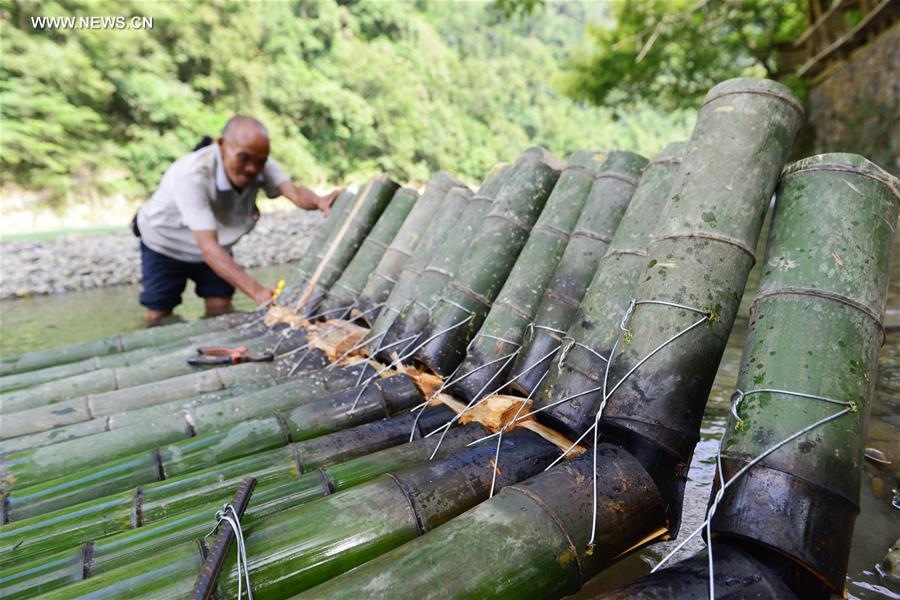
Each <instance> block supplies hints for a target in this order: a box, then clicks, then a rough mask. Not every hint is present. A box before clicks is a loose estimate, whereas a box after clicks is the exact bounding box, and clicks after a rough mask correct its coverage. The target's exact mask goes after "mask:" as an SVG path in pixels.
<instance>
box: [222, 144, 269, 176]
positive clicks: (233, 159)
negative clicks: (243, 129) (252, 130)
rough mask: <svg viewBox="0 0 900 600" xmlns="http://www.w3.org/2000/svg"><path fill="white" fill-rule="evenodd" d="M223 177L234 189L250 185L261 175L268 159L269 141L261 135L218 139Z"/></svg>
mask: <svg viewBox="0 0 900 600" xmlns="http://www.w3.org/2000/svg"><path fill="white" fill-rule="evenodd" d="M218 144H219V149H220V150H221V151H222V166H223V167H224V169H225V175H227V176H228V180H229V181H230V182H231V185H233V186H234V187H236V188H239V189H240V188H244V187H247V186H248V185H250V184H251V183H252V182H253V181H254V180H255V179H256V178H257V177H259V174H260V173H262V171H263V167H264V166H265V165H266V159H267V158H269V140H267V139H266V138H265V137H264V136H262V135H238V136H229V137H228V138H219V140H218Z"/></svg>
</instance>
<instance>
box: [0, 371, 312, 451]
mask: <svg viewBox="0 0 900 600" xmlns="http://www.w3.org/2000/svg"><path fill="white" fill-rule="evenodd" d="M316 356H317V358H318V355H316ZM297 360H298V359H297V358H296V357H288V358H284V359H280V360H274V361H272V362H262V363H246V364H242V365H235V366H233V367H229V368H217V369H203V370H199V371H196V372H195V373H190V374H187V375H182V376H180V377H172V378H170V379H163V380H161V381H159V382H150V383H145V384H143V385H137V386H133V387H128V388H124V389H121V390H113V391H110V392H104V393H100V394H89V395H87V396H84V397H81V398H73V399H72V400H64V401H62V402H56V403H54V404H51V405H48V406H38V407H36V408H32V409H30V410H23V411H18V412H14V413H10V414H6V415H3V432H2V439H3V440H4V442H3V443H2V446H3V448H4V451H7V452H8V451H9V450H8V449H7V448H8V445H7V443H6V441H7V439H8V438H16V437H18V436H23V435H27V434H32V433H36V432H54V431H55V432H56V435H54V436H53V439H55V440H58V439H60V438H61V437H62V436H64V435H65V432H62V431H57V430H58V428H60V427H65V426H70V425H76V424H80V423H85V422H88V421H99V422H100V423H101V424H102V430H103V431H110V430H112V429H114V428H116V427H118V426H119V423H115V422H114V420H113V419H112V418H111V417H112V415H114V414H117V413H125V412H129V411H136V410H141V409H146V408H153V407H158V408H159V410H151V411H150V413H148V414H153V413H156V414H157V415H158V416H164V415H167V414H172V411H166V409H167V408H168V407H170V406H172V404H171V403H172V402H177V401H182V400H186V399H189V398H196V397H197V396H198V395H200V394H205V393H209V392H219V391H224V390H228V389H235V388H242V387H246V386H252V385H257V384H266V383H268V384H269V385H275V384H277V383H282V382H284V381H285V380H286V377H287V375H288V373H290V372H291V369H293V366H294V365H295V364H296V362H297ZM324 363H325V359H324V358H321V359H320V360H311V361H309V362H308V363H304V365H307V364H308V367H309V368H307V369H304V371H300V373H299V374H301V375H302V374H303V373H304V372H306V371H309V370H311V369H312V368H317V367H320V366H323V365H324ZM295 373H296V372H295ZM176 406H180V404H176ZM177 410H178V409H177V408H176V410H175V412H177ZM107 417H110V418H107ZM128 421H130V419H128ZM89 429H92V428H89Z"/></svg>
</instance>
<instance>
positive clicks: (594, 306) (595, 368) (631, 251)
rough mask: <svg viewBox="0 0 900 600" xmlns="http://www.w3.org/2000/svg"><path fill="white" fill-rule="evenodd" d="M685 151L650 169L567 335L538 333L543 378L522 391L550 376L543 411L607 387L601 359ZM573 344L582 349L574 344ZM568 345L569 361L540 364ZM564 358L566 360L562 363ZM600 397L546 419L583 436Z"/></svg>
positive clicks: (540, 400) (668, 154) (660, 158)
mask: <svg viewBox="0 0 900 600" xmlns="http://www.w3.org/2000/svg"><path fill="white" fill-rule="evenodd" d="M684 149H685V145H684V144H681V143H678V144H670V145H669V146H667V147H666V148H665V149H664V150H663V151H662V152H660V154H658V155H657V156H656V157H655V158H654V159H653V161H652V162H650V163H649V164H648V165H647V168H646V170H645V171H644V173H643V175H642V176H641V178H640V181H639V183H638V187H637V189H636V190H635V192H634V196H633V197H632V199H631V203H630V204H629V205H628V208H627V209H626V211H625V214H624V216H623V217H622V220H621V221H620V223H619V227H618V229H617V230H616V232H615V234H614V236H613V238H612V241H611V243H610V246H609V248H608V250H607V252H606V254H604V255H603V256H602V257H601V258H600V259H599V261H598V262H597V265H596V270H595V272H594V275H593V277H592V279H591V282H590V285H589V286H588V287H587V289H586V290H585V292H584V296H583V298H582V302H581V306H580V308H578V310H576V311H575V315H574V317H573V318H572V319H571V325H570V326H569V328H568V330H567V335H566V336H561V335H559V334H552V332H538V334H544V335H542V336H541V337H538V334H536V337H535V340H534V341H533V342H532V347H534V348H535V349H536V350H537V351H538V352H540V354H538V356H537V357H536V358H534V359H533V361H532V363H531V364H529V365H528V366H529V367H532V368H533V371H536V372H538V373H539V377H537V378H533V377H530V378H529V379H527V380H526V381H521V380H520V381H521V387H522V391H525V392H526V394H527V393H530V392H531V391H532V390H533V389H534V386H536V385H537V383H538V382H539V381H540V378H541V377H543V376H544V373H546V380H545V382H544V383H543V385H542V386H541V388H540V391H539V393H538V394H537V395H536V398H535V404H536V405H537V406H538V407H546V406H549V405H552V404H553V403H554V402H557V401H559V400H561V399H564V398H568V397H570V396H573V395H575V394H579V393H581V392H584V391H585V390H589V389H593V388H596V387H598V386H600V385H602V383H603V373H604V370H605V366H606V363H605V362H604V360H603V358H601V357H604V358H605V357H606V356H608V354H609V351H610V349H611V348H612V346H613V344H614V343H615V341H616V338H617V336H618V334H619V321H620V320H621V318H622V311H623V310H624V309H625V307H627V306H628V303H629V301H630V299H631V297H632V295H633V294H634V288H635V286H636V285H637V283H638V279H639V278H640V275H641V273H642V272H643V270H644V268H645V267H646V266H647V261H648V259H647V244H648V243H649V241H650V236H651V235H652V233H653V232H654V231H655V230H656V227H657V219H658V218H659V217H658V216H659V215H660V214H661V213H662V211H663V208H664V207H665V205H666V203H667V202H668V200H669V192H670V191H671V187H672V182H673V180H674V179H675V176H676V173H677V172H678V167H679V165H680V160H681V159H680V156H681V155H682V153H683V152H684ZM560 304H562V303H560ZM547 334H550V335H547ZM564 338H567V339H564ZM572 341H577V342H578V343H579V344H581V345H578V346H577V345H572ZM562 346H567V348H566V349H567V352H566V353H565V355H564V356H561V353H560V352H557V353H556V354H554V355H553V358H552V361H548V362H547V363H546V364H540V363H538V359H540V358H541V357H542V356H544V355H546V354H547V353H549V352H550V351H552V350H553V349H554V348H558V349H562ZM588 348H590V350H588ZM591 350H593V352H592V351H591ZM541 351H543V352H541ZM594 352H596V353H597V354H599V355H600V356H598V355H597V354H595V353H594ZM561 358H563V359H564V360H562V361H561V360H560V359H561ZM536 363H538V364H536ZM529 375H531V373H529ZM595 396H596V394H594V395H593V396H591V395H585V396H578V397H575V398H573V399H572V400H570V401H569V402H565V403H563V404H560V405H558V406H556V407H551V408H549V409H548V410H547V411H546V414H545V418H547V419H548V420H549V421H550V422H551V423H553V424H554V426H556V427H563V428H564V429H565V430H566V431H567V432H569V433H570V434H571V433H573V432H575V431H582V430H583V428H584V423H585V421H586V420H589V419H590V418H591V417H592V415H593V412H591V410H592V408H593V401H594V397H595Z"/></svg>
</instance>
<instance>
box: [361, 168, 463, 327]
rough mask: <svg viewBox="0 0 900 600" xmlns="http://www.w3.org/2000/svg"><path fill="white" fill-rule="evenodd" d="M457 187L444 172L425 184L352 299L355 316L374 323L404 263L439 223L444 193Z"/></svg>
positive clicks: (417, 250) (454, 180)
mask: <svg viewBox="0 0 900 600" xmlns="http://www.w3.org/2000/svg"><path fill="white" fill-rule="evenodd" d="M460 185H462V184H461V183H460V182H459V181H457V180H456V179H455V178H454V177H453V176H451V175H450V174H449V173H445V172H443V171H441V172H439V173H438V174H437V175H435V176H434V177H432V178H431V180H430V181H429V182H428V184H426V186H425V189H424V190H422V196H421V197H420V198H419V199H418V200H417V201H416V203H415V205H414V206H413V208H412V210H411V211H410V213H409V216H408V217H407V218H406V219H405V220H404V221H403V225H402V226H401V227H400V229H399V230H398V231H397V234H396V235H394V237H393V240H392V241H391V243H390V245H389V246H388V247H387V249H386V250H385V251H384V256H382V257H381V260H380V261H379V262H378V265H377V266H376V267H375V269H374V270H373V271H372V273H371V274H370V275H369V276H368V279H367V281H366V282H365V287H364V288H363V289H362V291H361V292H360V293H359V294H358V297H357V298H354V300H355V301H356V302H355V303H356V308H355V309H354V314H362V315H365V316H366V319H365V322H367V323H370V324H371V323H374V322H375V319H376V318H377V316H378V313H379V312H380V306H381V305H382V304H383V303H384V302H385V300H387V298H388V296H389V295H390V293H391V290H392V289H393V287H394V285H396V283H397V280H398V277H399V276H400V273H401V272H402V271H403V268H404V267H405V266H406V263H407V262H408V261H409V260H410V259H411V258H412V257H413V256H414V255H415V254H417V253H419V252H420V247H421V246H422V245H423V242H424V241H425V237H424V235H425V232H426V231H427V230H428V229H429V228H430V227H431V223H432V221H433V220H434V218H435V217H436V216H437V217H438V222H439V223H440V222H441V215H443V213H444V210H442V209H443V208H444V200H445V199H446V197H447V193H448V192H449V191H450V190H451V189H452V188H453V187H455V186H460ZM444 227H446V225H444Z"/></svg>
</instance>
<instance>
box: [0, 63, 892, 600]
mask: <svg viewBox="0 0 900 600" xmlns="http://www.w3.org/2000/svg"><path fill="white" fill-rule="evenodd" d="M802 121H803V111H802V108H801V105H800V103H799V102H798V101H797V99H796V98H795V97H794V96H793V95H792V94H791V93H790V92H789V91H788V90H787V89H786V88H784V87H783V86H781V85H779V84H777V83H774V82H772V81H768V80H761V79H735V80H729V81H726V82H723V83H721V84H719V85H717V86H716V87H714V88H713V89H712V90H710V92H709V94H708V95H707V97H706V100H705V101H704V103H703V105H702V107H701V109H700V112H699V116H698V120H697V125H696V127H695V129H694V131H693V134H692V136H691V139H690V140H688V141H686V142H677V143H673V144H670V145H669V146H667V147H666V148H665V149H663V150H662V151H661V152H660V153H659V154H658V155H657V156H655V157H653V158H651V159H649V160H648V159H647V158H645V157H642V156H640V155H638V154H635V153H633V152H628V151H622V150H612V151H605V152H601V151H597V150H581V151H577V152H574V153H572V154H571V155H570V156H569V157H568V158H567V160H566V161H561V160H559V159H557V158H556V157H554V156H552V155H551V154H550V153H549V152H547V151H546V150H544V149H541V148H531V149H528V150H526V151H525V152H523V153H522V154H521V155H520V156H519V157H518V158H517V160H516V161H515V162H514V163H512V164H508V165H498V166H497V167H495V168H494V169H493V170H492V171H491V172H490V173H488V174H487V176H486V177H485V180H484V181H483V182H482V183H481V185H480V186H479V187H478V189H477V190H474V191H473V190H471V189H469V188H468V187H467V186H465V185H464V184H463V183H461V182H460V181H458V180H457V179H455V178H454V177H453V176H451V175H450V174H448V173H444V172H441V173H438V174H436V175H435V176H434V177H433V178H432V179H431V180H430V181H429V182H428V184H427V185H426V186H425V187H424V188H423V189H422V190H421V193H419V191H417V190H415V189H412V188H410V187H401V186H400V185H399V184H398V183H396V182H393V181H391V180H389V179H387V178H384V177H376V178H374V179H372V180H371V181H369V182H368V183H367V184H366V185H365V186H363V188H362V189H361V190H360V192H359V193H358V194H351V193H344V194H342V195H341V196H340V197H339V198H338V199H337V200H336V202H335V205H334V207H333V210H332V211H331V213H330V215H329V217H328V218H327V220H326V221H325V224H324V225H323V227H322V228H321V229H320V230H319V231H317V232H316V235H315V237H314V239H313V240H312V242H311V243H310V246H309V248H308V251H307V252H306V254H305V255H304V258H303V259H301V260H300V261H299V262H298V263H297V264H296V265H295V267H294V272H293V274H292V277H291V281H290V283H289V285H288V286H287V288H286V290H285V292H284V293H283V294H282V295H281V296H280V297H279V298H278V302H277V305H275V306H273V307H270V308H268V309H265V310H260V311H256V312H250V313H236V314H230V315H225V316H222V317H217V318H213V319H208V320H204V321H200V322H196V323H186V324H179V325H170V326H165V327H159V328H155V329H149V330H145V331H139V332H133V333H128V334H123V335H120V336H116V337H113V338H109V339H104V340H97V341H92V342H87V343H81V344H74V345H70V346H66V347H63V348H57V349H52V350H46V351H38V352H32V353H28V354H24V355H21V356H18V357H8V358H3V359H2V361H0V391H2V392H3V401H2V403H0V414H2V417H0V419H2V426H0V452H2V459H0V461H2V462H0V490H2V494H3V496H2V505H0V509H2V522H3V525H2V528H0V593H2V594H3V596H4V597H10V598H31V597H38V596H40V597H46V598H76V597H83V596H89V597H92V598H94V597H96V598H118V597H137V596H144V597H154V598H176V597H192V598H209V597H213V596H215V597H235V596H237V597H241V596H243V594H245V593H247V594H248V597H249V592H250V591H252V595H253V597H256V598H294V597H309V598H324V597H328V598H332V597H346V598H359V597H377V598H384V597H391V598H398V597H399V598H431V597H434V598H456V597H521V596H526V595H527V596H531V597H547V598H550V597H561V596H563V595H566V594H570V593H573V592H575V591H577V590H579V589H580V588H581V587H582V585H583V584H584V582H586V581H587V580H588V579H590V578H591V577H594V576H595V575H597V574H598V573H600V572H601V571H602V570H603V569H604V568H606V567H608V566H610V565H611V564H613V563H615V562H616V561H618V560H621V559H622V558H623V557H625V556H628V555H630V554H632V553H634V552H636V551H638V550H639V549H641V548H644V547H646V546H648V545H650V544H653V543H655V542H658V541H661V540H671V539H675V538H676V536H677V535H678V531H679V526H680V521H681V514H682V502H683V495H684V484H685V480H686V477H687V475H688V465H689V464H690V461H691V457H692V455H693V452H694V447H695V446H696V444H697V442H698V440H699V431H700V420H701V417H702V415H703V411H704V408H705V406H706V402H707V398H708V396H709V392H710V389H711V386H712V382H713V378H714V376H715V373H716V370H717V368H718V364H719V361H720V359H721V357H722V353H723V351H724V348H725V343H726V341H727V339H728V336H729V333H730V331H731V328H732V324H733V322H734V319H735V317H736V315H737V312H738V310H739V305H740V299H741V297H742V295H743V292H744V287H745V285H746V282H747V277H748V274H749V272H750V269H751V267H752V266H753V264H754V261H755V260H756V256H755V248H756V247H757V241H758V237H759V235H760V230H761V228H762V224H763V219H764V217H765V215H766V212H767V209H768V207H769V204H770V199H771V198H772V196H773V194H774V195H775V197H776V200H775V204H774V211H773V218H772V221H771V225H770V229H769V237H768V242H767V245H766V255H765V257H764V261H765V268H764V269H763V273H762V277H761V283H760V290H759V292H758V294H757V295H756V298H755V299H754V301H753V304H752V307H751V314H750V331H749V334H748V338H747V341H746V345H745V348H744V355H743V358H742V361H741V369H740V375H739V380H738V386H737V389H736V390H735V395H734V397H733V398H732V401H733V405H732V415H731V420H730V422H729V425H728V428H727V432H726V434H725V436H724V438H723V440H722V442H721V447H720V450H719V454H718V455H717V466H718V471H717V475H716V483H715V489H714V491H713V496H712V498H711V499H710V510H709V513H708V515H707V516H708V518H707V520H706V521H705V522H704V526H703V527H702V528H701V529H699V530H697V531H696V532H692V533H693V534H694V535H700V534H703V535H704V537H705V540H706V542H707V551H706V552H705V553H703V554H701V555H698V556H695V557H693V558H690V559H688V560H685V561H682V562H679V563H673V564H669V562H668V558H667V559H666V560H664V561H663V563H661V564H660V565H658V566H657V570H655V572H654V573H653V574H651V575H650V576H647V577H645V578H642V579H640V580H638V581H635V582H633V583H631V584H629V585H627V586H625V587H623V588H622V589H620V590H618V591H615V592H611V593H608V594H606V595H607V596H609V597H614V598H631V597H645V598H670V597H704V596H709V597H724V596H725V595H727V594H735V593H736V594H737V596H740V597H750V596H752V597H779V598H791V597H797V598H801V597H802V598H828V597H829V596H830V595H832V594H840V593H841V592H842V590H843V587H844V579H845V576H846V570H847V563H848V560H849V548H850V538H851V534H852V530H853V522H854V519H855V516H856V514H857V513H858V511H859V486H860V481H859V478H860V464H861V461H862V456H863V450H864V448H863V441H864V439H865V429H866V423H867V416H868V412H869V403H870V400H871V397H872V391H873V386H874V381H875V377H874V371H875V367H876V359H877V353H878V349H879V348H880V345H881V343H882V342H883V332H882V323H883V312H884V304H885V300H886V288H887V274H888V264H889V261H890V253H891V249H892V244H893V243H894V232H895V229H896V223H897V215H898V194H900V193H898V189H900V186H898V182H897V180H896V179H895V178H894V177H892V176H891V175H889V174H887V173H886V172H885V171H883V170H882V169H880V168H879V167H877V166H876V165H874V164H872V163H871V162H869V161H867V160H866V159H864V158H862V157H859V156H855V155H849V154H826V155H820V156H815V157H810V158H807V159H804V160H801V161H799V162H796V163H794V164H792V165H788V166H787V167H786V166H785V163H786V160H787V156H788V153H789V151H790V147H791V145H792V143H793V139H794V136H795V135H796V133H797V131H798V129H799V128H800V126H801V124H802ZM785 331H791V332H792V333H791V335H784V332H785ZM199 345H227V346H237V345H240V346H244V347H246V348H248V349H252V350H256V351H265V352H269V353H271V354H272V355H273V360H272V361H271V362H259V363H246V364H240V365H233V366H219V367H212V368H200V367H196V366H192V365H190V364H188V363H187V361H186V359H187V358H188V357H190V356H191V354H192V353H195V348H196V347H197V346H199ZM223 505H224V508H222V507H223ZM213 526H217V527H216V529H215V535H214V536H213V535H211V534H210V533H209V532H210V529H212V528H213Z"/></svg>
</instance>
